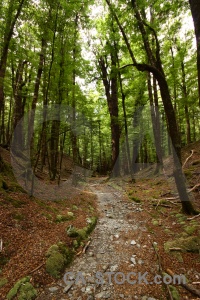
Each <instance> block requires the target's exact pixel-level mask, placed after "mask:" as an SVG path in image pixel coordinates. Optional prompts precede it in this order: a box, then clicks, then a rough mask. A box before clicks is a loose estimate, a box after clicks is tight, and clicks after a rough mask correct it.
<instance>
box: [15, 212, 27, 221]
mask: <svg viewBox="0 0 200 300" xmlns="http://www.w3.org/2000/svg"><path fill="white" fill-rule="evenodd" d="M13 219H14V220H17V221H23V220H24V219H25V216H24V215H22V214H19V213H14V214H13Z"/></svg>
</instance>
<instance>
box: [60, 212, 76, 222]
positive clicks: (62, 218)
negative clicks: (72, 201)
mask: <svg viewBox="0 0 200 300" xmlns="http://www.w3.org/2000/svg"><path fill="white" fill-rule="evenodd" d="M73 219H74V214H73V212H71V211H69V212H68V213H67V215H57V216H56V222H57V223H61V222H65V221H70V220H73Z"/></svg>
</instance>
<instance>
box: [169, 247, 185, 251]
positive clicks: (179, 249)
mask: <svg viewBox="0 0 200 300" xmlns="http://www.w3.org/2000/svg"><path fill="white" fill-rule="evenodd" d="M169 250H170V251H182V249H181V248H176V247H174V248H169Z"/></svg>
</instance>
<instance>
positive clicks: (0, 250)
mask: <svg viewBox="0 0 200 300" xmlns="http://www.w3.org/2000/svg"><path fill="white" fill-rule="evenodd" d="M2 250H3V240H2V239H1V241H0V252H2Z"/></svg>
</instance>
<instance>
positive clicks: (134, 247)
mask: <svg viewBox="0 0 200 300" xmlns="http://www.w3.org/2000/svg"><path fill="white" fill-rule="evenodd" d="M91 190H92V192H94V193H96V194H97V196H98V207H99V211H100V217H99V220H98V223H97V226H96V228H95V230H94V232H93V233H92V235H91V244H90V245H89V247H88V249H87V251H86V253H85V254H82V255H81V256H79V257H77V258H76V259H75V261H74V262H73V263H72V265H71V266H70V267H69V268H67V269H66V272H73V275H71V276H66V280H67V281H68V283H67V284H66V283H65V282H64V280H63V278H62V279H61V280H59V281H58V282H57V283H56V284H52V285H51V286H49V287H46V289H45V290H44V291H43V293H42V294H41V295H40V296H38V297H37V300H66V299H70V300H93V299H113V300H115V299H116V300H118V299H142V300H147V299H148V300H153V299H156V298H153V296H151V295H152V289H149V293H147V291H148V288H147V286H145V284H144V283H142V284H140V285H133V284H128V283H126V284H125V283H124V284H117V283H121V281H122V280H123V277H120V274H117V273H118V272H123V273H124V274H125V276H127V275H128V274H129V273H130V272H136V271H143V273H144V272H145V271H148V270H146V269H145V270H144V266H145V258H147V259H151V257H149V255H150V256H152V255H154V254H153V250H152V249H151V250H148V251H147V248H148V243H144V240H145V239H146V237H145V238H144V236H143V235H144V234H145V236H147V234H148V232H147V228H146V227H145V220H139V218H138V217H137V216H139V214H140V212H141V211H142V208H141V205H140V204H137V203H134V202H130V201H127V200H124V197H123V192H122V191H120V190H119V189H115V188H113V187H111V186H109V185H108V184H101V183H95V184H91ZM130 212H131V213H132V212H134V215H135V216H136V218H133V217H132V216H131V217H129V214H130ZM147 242H150V241H147ZM98 271H99V272H100V274H99V275H100V276H98V277H97V272H98ZM79 272H80V273H79ZM107 272H113V274H112V275H111V274H110V275H109V274H108V273H107ZM151 272H153V273H155V272H156V265H155V266H154V267H153V266H151ZM116 274H117V275H116ZM78 276H79V282H78ZM110 276H111V277H110ZM122 276H123V275H122ZM101 278H102V279H103V280H104V283H103V284H102V281H101ZM129 279H130V281H131V282H132V280H133V278H131V277H130V278H129ZM74 280H76V283H74V284H70V282H72V281H74ZM98 283H99V284H98Z"/></svg>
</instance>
